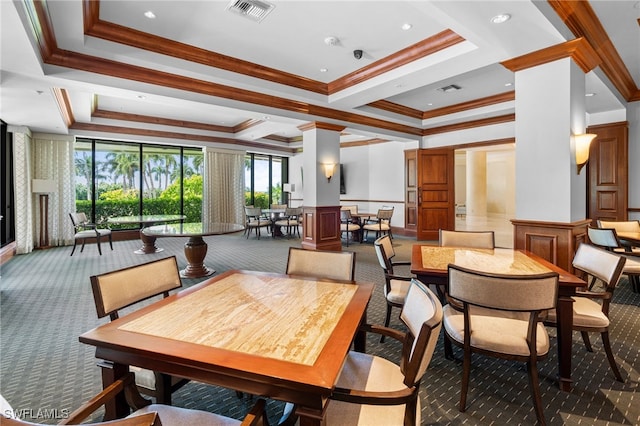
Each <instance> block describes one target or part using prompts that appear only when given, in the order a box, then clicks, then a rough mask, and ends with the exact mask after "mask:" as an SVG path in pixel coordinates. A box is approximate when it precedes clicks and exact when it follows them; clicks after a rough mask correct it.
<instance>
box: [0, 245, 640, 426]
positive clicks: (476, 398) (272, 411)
mask: <svg viewBox="0 0 640 426" xmlns="http://www.w3.org/2000/svg"><path fill="white" fill-rule="evenodd" d="M185 241H186V239H182V238H165V239H159V240H158V245H159V246H161V247H163V248H164V249H165V250H164V251H162V252H160V253H156V254H152V255H134V254H133V251H134V250H135V249H137V248H139V246H140V242H139V241H124V242H116V243H114V250H113V251H111V250H109V248H108V247H106V248H103V253H104V254H103V255H102V256H99V255H98V253H97V250H96V248H95V246H93V245H90V246H87V247H86V248H85V251H84V253H76V254H74V256H73V257H70V256H69V253H70V252H71V247H62V248H54V249H50V250H44V251H35V252H33V253H31V254H28V255H21V256H16V257H14V258H13V259H11V260H10V261H9V262H8V263H6V264H5V265H3V266H2V269H1V270H0V297H1V303H0V326H1V328H0V360H1V364H0V368H1V369H0V393H1V394H2V395H3V396H4V397H5V398H6V399H7V400H8V401H9V402H10V403H11V405H12V406H13V407H14V409H16V410H19V411H20V412H22V413H23V414H24V415H25V417H26V420H29V421H33V422H36V423H43V424H54V423H56V420H55V419H52V418H47V417H52V415H53V417H55V416H56V415H58V416H63V415H64V412H65V411H68V410H73V409H75V408H76V407H78V405H79V404H81V403H82V402H84V401H87V400H88V399H89V398H90V397H91V396H93V395H94V394H96V393H97V392H99V390H100V389H101V382H100V374H99V368H98V367H96V365H95V364H96V359H95V357H94V350H93V348H92V347H89V346H86V345H82V344H80V343H79V342H78V335H80V334H81V333H83V332H84V331H87V330H89V329H91V328H93V327H95V326H97V325H99V324H101V323H103V322H104V321H103V320H98V319H97V317H96V313H95V307H94V304H93V297H92V294H91V289H90V284H89V276H90V275H93V274H98V273H102V272H105V271H109V270H112V269H117V268H121V267H125V266H129V265H133V264H137V263H142V262H146V261H149V260H152V259H157V258H162V257H166V256H169V255H173V254H175V255H176V256H177V258H178V263H179V264H180V266H181V267H184V265H185V264H186V261H185V258H184V254H183V249H182V248H183V244H184V243H185ZM206 241H207V243H208V244H209V252H208V254H207V258H206V263H207V265H208V266H210V267H213V268H215V269H216V270H217V271H218V272H222V271H225V270H229V269H250V270H261V271H272V272H284V270H285V265H286V257H287V251H288V248H289V246H291V245H293V246H299V244H300V240H295V239H292V240H286V239H278V240H273V239H272V238H269V237H263V238H262V239H260V240H257V239H255V238H250V239H248V240H247V239H245V238H244V237H243V236H242V234H234V235H227V236H215V237H207V238H206ZM414 242H415V241H413V240H409V239H403V238H401V237H396V238H395V239H394V246H395V249H396V252H397V253H398V254H397V258H398V259H408V258H409V256H410V252H411V246H412V244H413V243H414ZM345 250H352V251H355V252H356V253H357V255H356V259H357V260H356V279H357V280H360V281H370V282H374V283H375V284H376V292H375V293H374V296H373V299H372V301H371V304H370V306H369V310H368V319H369V321H370V322H373V323H382V321H383V318H384V306H385V303H384V299H383V295H382V284H383V274H382V270H381V269H380V267H379V266H378V264H377V261H376V258H375V253H374V250H373V247H372V245H371V244H357V243H356V244H351V245H350V246H349V247H348V248H346V247H345ZM200 281H202V279H199V280H194V279H185V280H183V284H184V286H185V287H188V286H191V285H193V284H195V283H197V282H200ZM611 316H612V322H613V325H612V328H611V332H610V333H611V339H612V346H613V351H614V353H615V354H616V359H617V361H618V366H619V367H620V369H621V371H622V374H623V376H624V378H625V383H619V382H616V381H615V379H614V377H613V374H612V373H611V371H610V369H609V365H608V363H607V360H606V356H605V354H604V351H603V350H602V345H601V342H600V339H599V337H598V336H594V337H593V338H592V343H593V346H594V352H593V353H589V352H586V350H585V349H584V346H583V345H582V342H581V340H580V337H579V335H578V334H574V351H573V360H572V365H573V366H574V376H573V377H574V388H573V390H572V391H571V392H568V393H565V392H561V391H560V390H559V389H558V387H557V385H556V381H555V375H556V371H557V361H556V356H555V338H553V339H552V345H554V347H553V348H552V354H551V356H549V358H547V359H546V360H544V361H542V362H540V363H539V369H540V375H541V392H542V401H543V404H544V411H545V415H546V418H547V422H548V423H549V424H552V425H553V424H555V425H560V424H567V425H578V424H588V425H605V424H606V425H612V424H620V425H637V424H640V394H639V393H638V381H639V379H640V294H636V293H633V292H632V291H631V289H630V286H629V284H628V282H627V280H626V278H625V279H623V280H622V281H621V283H620V285H619V288H618V290H617V291H616V294H615V298H614V303H613V305H612V308H611ZM393 317H394V318H393V319H392V324H391V325H392V326H393V327H397V328H401V327H402V325H401V324H400V322H399V320H398V319H397V310H396V311H395V314H394V316H393ZM549 331H550V333H551V335H552V336H553V335H554V334H555V331H554V330H552V329H550V330H549ZM367 349H368V351H369V352H370V353H374V354H377V355H380V356H384V357H387V358H389V359H392V360H397V359H398V357H399V350H400V347H399V345H397V344H394V342H393V341H389V340H388V341H387V342H386V343H384V344H380V343H378V341H377V339H375V337H373V336H372V337H371V338H369V341H368V346H367ZM455 355H456V357H457V359H456V360H455V361H448V360H446V359H444V356H443V351H442V337H441V339H440V343H439V347H438V348H437V349H436V354H435V355H434V359H433V361H432V362H431V365H430V368H429V370H428V372H427V375H426V377H425V379H424V380H423V384H422V388H421V391H420V396H421V406H422V422H423V424H425V425H450V424H452V425H457V424H473V425H502V424H510V425H511V424H524V425H528V424H534V423H535V420H536V418H535V414H534V412H533V406H532V403H531V400H530V394H529V390H528V381H527V374H526V369H525V368H524V365H521V364H517V363H511V362H504V361H496V360H493V359H489V358H485V357H480V356H477V357H475V358H474V360H473V363H472V374H471V385H470V389H469V397H468V408H467V411H466V412H465V413H460V412H459V411H458V408H457V404H458V399H459V390H460V375H461V361H460V355H461V354H460V352H459V351H457V350H456V352H455ZM174 404H175V405H178V406H183V407H189V408H198V409H203V410H210V411H213V412H216V413H220V414H224V415H227V416H230V417H235V418H241V417H242V416H243V415H244V413H245V412H246V410H247V409H248V408H249V407H250V406H251V405H252V404H253V400H252V399H251V397H250V396H245V397H244V398H243V399H238V398H237V397H236V395H235V392H233V391H230V390H227V389H222V388H218V387H212V386H208V385H204V384H200V383H189V384H188V385H186V386H185V387H184V388H182V389H181V390H180V391H178V392H177V393H176V394H174ZM282 405H283V404H282V403H281V402H277V401H269V403H268V411H269V417H270V420H271V422H272V424H273V423H275V422H276V421H277V419H278V418H279V416H280V414H281V410H282ZM96 418H97V417H96Z"/></svg>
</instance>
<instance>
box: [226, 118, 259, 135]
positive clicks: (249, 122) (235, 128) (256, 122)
mask: <svg viewBox="0 0 640 426" xmlns="http://www.w3.org/2000/svg"><path fill="white" fill-rule="evenodd" d="M262 123H264V120H258V119H250V120H245V121H243V122H242V123H239V124H236V125H235V126H233V129H232V132H233V133H238V132H241V131H243V130H247V129H250V128H252V127H255V126H259V125H260V124H262Z"/></svg>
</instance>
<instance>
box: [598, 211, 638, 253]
mask: <svg viewBox="0 0 640 426" xmlns="http://www.w3.org/2000/svg"><path fill="white" fill-rule="evenodd" d="M597 224H598V228H613V229H615V230H616V233H618V232H640V221H638V220H598V221H597ZM620 245H621V246H622V247H624V249H625V251H627V252H634V253H636V254H638V255H640V247H634V246H633V244H630V243H628V242H627V241H624V240H620Z"/></svg>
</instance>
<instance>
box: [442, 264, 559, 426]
mask: <svg viewBox="0 0 640 426" xmlns="http://www.w3.org/2000/svg"><path fill="white" fill-rule="evenodd" d="M448 271H449V281H448V289H447V294H448V299H449V304H447V305H446V306H445V307H444V309H443V311H444V318H443V324H444V330H445V339H448V340H449V341H451V342H453V343H454V344H455V345H456V346H459V347H461V348H463V360H462V389H461V392H460V405H459V407H458V409H459V410H460V411H461V412H464V411H465V410H466V405H467V391H468V388H469V377H470V374H471V354H472V353H478V354H481V355H485V356H490V357H494V358H501V359H507V360H513V361H520V362H525V363H526V364H527V370H528V374H529V387H530V392H531V397H532V399H533V405H534V408H535V413H536V417H537V419H538V422H539V423H541V424H545V417H544V411H543V408H542V398H541V396H540V388H539V384H538V366H537V363H538V360H542V359H544V358H546V357H547V355H548V353H549V335H548V334H547V330H546V329H545V327H544V324H543V323H542V322H541V320H540V314H541V313H543V312H547V311H548V310H549V309H553V308H555V306H556V300H557V295H558V274H557V273H556V272H548V273H544V274H536V275H499V274H489V273H485V272H480V271H475V270H471V269H467V268H463V267H460V266H458V265H453V264H451V265H449V267H448Z"/></svg>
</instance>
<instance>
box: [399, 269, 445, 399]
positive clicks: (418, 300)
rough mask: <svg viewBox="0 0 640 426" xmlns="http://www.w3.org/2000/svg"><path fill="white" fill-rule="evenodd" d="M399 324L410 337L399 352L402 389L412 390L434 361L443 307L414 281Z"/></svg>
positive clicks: (429, 292) (425, 288)
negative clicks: (404, 326) (403, 377)
mask: <svg viewBox="0 0 640 426" xmlns="http://www.w3.org/2000/svg"><path fill="white" fill-rule="evenodd" d="M400 320H401V321H402V322H403V323H404V324H405V325H406V326H407V328H408V329H409V335H410V336H412V337H413V339H408V340H406V341H405V343H404V344H405V347H404V348H403V351H402V353H403V357H405V359H403V362H402V365H403V371H404V374H405V385H407V386H409V387H411V386H413V385H415V384H416V383H417V382H419V381H420V379H421V378H422V376H423V375H424V373H425V372H426V370H427V367H428V366H429V363H430V362H431V358H432V357H433V352H434V350H435V347H436V344H437V342H438V336H439V335H440V329H441V328H442V304H441V303H440V300H438V297H437V296H436V295H435V294H434V293H433V292H432V291H431V290H430V289H429V288H428V287H427V286H425V285H424V284H423V283H422V282H420V281H418V280H416V279H415V278H414V279H412V280H411V285H410V286H409V291H408V292H407V296H406V298H405V302H404V305H403V306H402V312H401V313H400Z"/></svg>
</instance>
